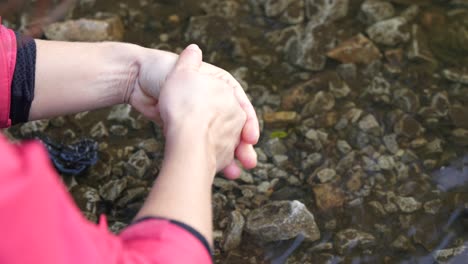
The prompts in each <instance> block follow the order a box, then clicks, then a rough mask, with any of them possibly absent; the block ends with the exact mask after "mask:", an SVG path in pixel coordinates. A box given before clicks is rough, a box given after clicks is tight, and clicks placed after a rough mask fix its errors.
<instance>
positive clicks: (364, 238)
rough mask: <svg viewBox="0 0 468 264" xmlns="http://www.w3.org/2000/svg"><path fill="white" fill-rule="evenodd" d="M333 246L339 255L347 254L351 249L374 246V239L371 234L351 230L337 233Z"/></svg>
mask: <svg viewBox="0 0 468 264" xmlns="http://www.w3.org/2000/svg"><path fill="white" fill-rule="evenodd" d="M335 246H336V250H337V251H338V253H339V254H341V255H343V254H347V253H349V251H351V250H353V249H356V248H358V249H361V250H363V249H368V248H372V247H373V246H375V237H374V236H373V235H372V234H369V233H366V232H362V231H359V230H356V229H353V228H349V229H345V230H342V231H339V232H338V233H337V234H336V236H335Z"/></svg>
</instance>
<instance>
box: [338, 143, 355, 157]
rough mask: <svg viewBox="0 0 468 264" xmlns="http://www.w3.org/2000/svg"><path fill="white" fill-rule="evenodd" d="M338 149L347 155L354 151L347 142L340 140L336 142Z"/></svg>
mask: <svg viewBox="0 0 468 264" xmlns="http://www.w3.org/2000/svg"><path fill="white" fill-rule="evenodd" d="M336 147H337V148H338V150H339V151H340V153H341V154H347V153H349V152H350V151H351V150H352V148H351V146H350V145H349V144H348V142H346V141H345V140H338V141H337V142H336Z"/></svg>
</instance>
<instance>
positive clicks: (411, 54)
mask: <svg viewBox="0 0 468 264" xmlns="http://www.w3.org/2000/svg"><path fill="white" fill-rule="evenodd" d="M411 35H412V38H411V44H410V45H409V50H408V58H409V59H411V60H422V61H427V62H431V63H435V62H436V60H435V58H434V55H433V54H432V51H431V49H430V46H429V42H428V40H427V36H426V34H425V33H424V32H423V31H422V30H421V28H420V27H419V26H418V25H416V24H413V25H412V26H411Z"/></svg>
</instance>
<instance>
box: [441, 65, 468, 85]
mask: <svg viewBox="0 0 468 264" xmlns="http://www.w3.org/2000/svg"><path fill="white" fill-rule="evenodd" d="M442 75H443V76H444V77H445V78H446V79H447V80H449V81H452V82H458V83H463V84H468V69H464V68H461V69H460V68H450V69H445V70H443V71H442Z"/></svg>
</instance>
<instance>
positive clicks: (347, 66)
mask: <svg viewBox="0 0 468 264" xmlns="http://www.w3.org/2000/svg"><path fill="white" fill-rule="evenodd" d="M336 72H337V73H338V75H340V77H341V78H343V80H345V81H347V82H349V81H353V80H355V79H356V77H357V66H356V64H354V63H343V64H340V65H338V66H337V67H336Z"/></svg>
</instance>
